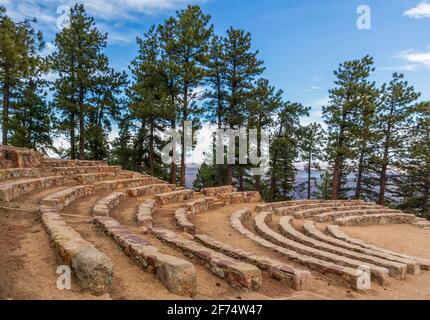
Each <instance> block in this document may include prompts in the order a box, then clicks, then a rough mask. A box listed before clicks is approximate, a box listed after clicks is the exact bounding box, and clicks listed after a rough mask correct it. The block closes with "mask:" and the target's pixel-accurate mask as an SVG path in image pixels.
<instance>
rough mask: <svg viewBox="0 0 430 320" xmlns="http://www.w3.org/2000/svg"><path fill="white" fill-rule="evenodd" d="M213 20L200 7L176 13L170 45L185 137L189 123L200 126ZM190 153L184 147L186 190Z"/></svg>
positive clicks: (183, 172)
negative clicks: (201, 99) (199, 99)
mask: <svg viewBox="0 0 430 320" xmlns="http://www.w3.org/2000/svg"><path fill="white" fill-rule="evenodd" d="M210 19H211V17H210V16H209V15H205V14H203V12H202V10H201V8H200V7H199V6H188V7H187V9H186V10H181V11H178V12H177V13H176V17H175V18H174V19H173V20H170V21H172V22H173V29H172V31H173V34H172V37H171V38H170V41H169V42H168V43H167V46H168V49H169V51H171V52H172V53H173V54H172V55H171V56H172V57H173V59H174V60H173V62H174V64H175V65H176V68H177V70H178V75H179V76H178V79H177V85H178V88H179V92H180V96H179V100H180V104H179V107H178V114H177V115H178V117H177V119H176V120H177V121H179V122H180V123H181V124H182V133H183V137H184V130H185V122H186V121H190V120H191V121H193V122H194V123H195V124H196V125H197V121H198V119H199V115H200V114H201V113H202V110H201V108H200V107H199V105H198V104H196V103H195V102H196V99H198V98H199V92H198V90H197V89H198V88H199V86H201V85H202V84H203V80H204V78H205V76H206V70H205V66H206V65H207V63H208V50H209V41H210V38H211V36H212V34H213V27H212V26H211V25H209V23H210ZM186 156H187V155H186V150H185V143H184V141H183V143H182V152H181V180H180V182H181V186H185V176H186V166H185V160H186Z"/></svg>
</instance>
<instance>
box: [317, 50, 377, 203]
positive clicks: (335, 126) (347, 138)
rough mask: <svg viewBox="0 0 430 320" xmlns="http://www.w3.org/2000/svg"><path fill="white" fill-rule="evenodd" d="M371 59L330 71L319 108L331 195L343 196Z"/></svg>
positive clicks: (352, 62) (344, 64)
mask: <svg viewBox="0 0 430 320" xmlns="http://www.w3.org/2000/svg"><path fill="white" fill-rule="evenodd" d="M373 69H374V68H373V59H372V58H371V57H370V56H365V57H364V58H362V59H357V60H352V61H346V62H344V63H342V64H341V65H340V66H339V68H338V70H336V71H335V72H334V75H335V77H336V80H335V82H334V83H335V85H336V87H335V88H334V89H332V90H330V101H329V104H328V105H327V106H325V107H324V108H323V117H324V120H325V123H326V124H327V126H328V139H329V145H328V149H327V154H328V160H329V164H330V165H331V170H332V176H333V181H332V199H338V198H340V197H346V192H347V187H346V185H347V176H348V174H349V173H350V169H349V168H348V166H349V165H350V163H348V161H351V159H354V157H355V155H356V150H355V149H354V143H355V142H356V141H355V137H354V133H356V132H358V130H359V124H358V123H357V119H356V116H357V115H358V114H361V113H362V112H363V111H362V110H363V108H364V106H363V101H364V100H365V97H367V95H366V94H365V93H367V91H368V90H369V80H368V77H369V75H370V73H371V72H372V71H373Z"/></svg>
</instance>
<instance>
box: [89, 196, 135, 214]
mask: <svg viewBox="0 0 430 320" xmlns="http://www.w3.org/2000/svg"><path fill="white" fill-rule="evenodd" d="M126 197H127V195H126V194H125V193H123V192H112V193H111V194H109V195H108V196H106V197H104V198H101V199H100V200H98V201H97V202H96V203H95V204H94V207H93V211H92V213H93V215H94V216H109V214H110V212H111V210H112V209H113V208H115V207H116V206H118V205H119V203H120V202H121V201H122V200H124V199H125V198H126Z"/></svg>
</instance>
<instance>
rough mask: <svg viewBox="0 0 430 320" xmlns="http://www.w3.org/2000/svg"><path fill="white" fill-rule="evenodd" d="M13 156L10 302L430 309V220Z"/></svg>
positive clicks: (2, 266)
mask: <svg viewBox="0 0 430 320" xmlns="http://www.w3.org/2000/svg"><path fill="white" fill-rule="evenodd" d="M0 152H1V153H0V167H1V168H0V179H1V181H0V237H1V239H0V298H1V299H277V300H281V299H285V300H287V299H302V300H305V299H430V271H429V268H430V230H429V229H430V222H428V221H426V220H424V219H420V218H417V217H415V216H414V215H410V214H406V213H403V212H401V211H398V210H392V209H389V208H386V207H383V206H378V205H376V204H374V203H367V202H364V201H320V200H306V201H288V202H279V203H263V202H261V198H260V194H259V193H258V192H237V190H236V189H235V188H234V187H231V186H225V187H220V188H209V189H204V190H201V192H194V191H192V190H186V189H183V188H178V187H177V186H175V185H171V184H168V183H166V182H164V181H161V180H159V179H157V178H155V177H152V176H149V175H146V174H139V173H135V172H129V171H124V170H122V169H121V168H120V167H118V166H108V165H107V163H106V162H103V161H78V160H55V159H48V158H44V157H43V156H42V155H41V154H39V153H37V152H36V151H32V150H26V149H18V148H12V147H1V150H0ZM59 265H67V266H69V267H70V270H71V271H72V275H73V276H72V286H71V288H70V289H69V290H67V289H66V290H60V289H58V288H57V285H56V283H57V279H58V277H59V275H58V274H57V272H56V271H57V267H58V266H59ZM363 268H364V269H365V270H363ZM366 272H368V273H369V276H370V280H371V282H370V286H363V275H365V274H366Z"/></svg>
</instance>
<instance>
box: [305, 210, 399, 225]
mask: <svg viewBox="0 0 430 320" xmlns="http://www.w3.org/2000/svg"><path fill="white" fill-rule="evenodd" d="M393 213H402V212H401V211H400V210H393V209H387V208H376V209H359V210H345V211H336V212H327V213H322V214H317V215H314V216H313V219H314V220H315V221H317V222H332V221H335V220H336V219H339V218H346V217H351V216H359V215H369V214H393Z"/></svg>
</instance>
